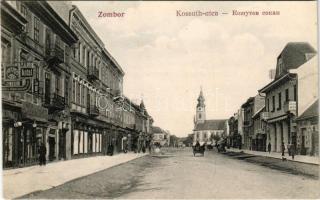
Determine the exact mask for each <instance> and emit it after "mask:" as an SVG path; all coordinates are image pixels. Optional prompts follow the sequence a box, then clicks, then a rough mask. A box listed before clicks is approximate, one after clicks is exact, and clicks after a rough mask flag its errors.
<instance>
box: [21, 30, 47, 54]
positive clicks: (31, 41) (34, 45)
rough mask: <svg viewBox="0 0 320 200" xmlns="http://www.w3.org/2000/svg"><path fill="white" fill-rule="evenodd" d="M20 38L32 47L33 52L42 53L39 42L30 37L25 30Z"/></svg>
mask: <svg viewBox="0 0 320 200" xmlns="http://www.w3.org/2000/svg"><path fill="white" fill-rule="evenodd" d="M21 37H22V39H23V41H24V42H25V44H26V45H27V46H29V47H30V48H31V49H33V50H34V51H35V52H37V53H39V54H40V55H43V54H44V48H43V46H42V45H41V44H39V42H36V41H35V40H34V39H32V38H31V37H30V36H29V35H28V34H27V33H26V32H25V33H23V34H22V36H21Z"/></svg>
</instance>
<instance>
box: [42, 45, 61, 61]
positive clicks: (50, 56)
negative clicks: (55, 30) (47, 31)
mask: <svg viewBox="0 0 320 200" xmlns="http://www.w3.org/2000/svg"><path fill="white" fill-rule="evenodd" d="M46 59H47V61H48V62H49V64H60V63H63V62H64V50H63V49H62V48H61V47H59V46H58V45H54V47H53V48H50V45H49V47H47V48H46Z"/></svg>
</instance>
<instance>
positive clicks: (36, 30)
mask: <svg viewBox="0 0 320 200" xmlns="http://www.w3.org/2000/svg"><path fill="white" fill-rule="evenodd" d="M39 29H40V21H39V19H38V18H37V17H34V35H33V36H34V37H33V39H34V40H35V41H36V42H39V32H40V31H39Z"/></svg>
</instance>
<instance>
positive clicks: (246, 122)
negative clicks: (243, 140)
mask: <svg viewBox="0 0 320 200" xmlns="http://www.w3.org/2000/svg"><path fill="white" fill-rule="evenodd" d="M243 125H244V126H251V125H252V122H251V121H248V120H247V121H244V122H243Z"/></svg>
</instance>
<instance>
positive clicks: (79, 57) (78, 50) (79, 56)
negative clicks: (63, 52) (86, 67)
mask: <svg viewBox="0 0 320 200" xmlns="http://www.w3.org/2000/svg"><path fill="white" fill-rule="evenodd" d="M80 46H81V45H80V44H79V49H77V50H76V51H77V53H78V56H77V61H78V62H81V61H80V59H81V55H80V52H81V49H80Z"/></svg>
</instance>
